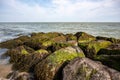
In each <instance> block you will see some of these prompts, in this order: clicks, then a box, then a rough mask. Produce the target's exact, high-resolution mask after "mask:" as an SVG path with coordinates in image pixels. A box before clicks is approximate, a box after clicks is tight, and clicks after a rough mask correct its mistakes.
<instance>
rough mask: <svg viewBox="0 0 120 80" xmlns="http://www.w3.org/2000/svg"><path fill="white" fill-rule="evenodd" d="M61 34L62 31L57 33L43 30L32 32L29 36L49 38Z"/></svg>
mask: <svg viewBox="0 0 120 80" xmlns="http://www.w3.org/2000/svg"><path fill="white" fill-rule="evenodd" d="M61 35H63V34H62V33H57V32H49V33H43V32H40V33H32V34H31V37H32V38H38V37H39V38H48V39H51V38H55V37H57V36H61Z"/></svg>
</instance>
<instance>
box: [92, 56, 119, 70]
mask: <svg viewBox="0 0 120 80" xmlns="http://www.w3.org/2000/svg"><path fill="white" fill-rule="evenodd" d="M94 60H97V61H100V62H102V64H104V65H106V66H108V67H111V68H113V69H116V70H118V71H120V62H119V61H120V55H105V54H104V55H98V56H96V57H95V58H94Z"/></svg>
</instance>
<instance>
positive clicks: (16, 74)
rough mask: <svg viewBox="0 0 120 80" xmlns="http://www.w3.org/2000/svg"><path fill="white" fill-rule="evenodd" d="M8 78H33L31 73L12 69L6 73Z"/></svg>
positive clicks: (12, 79)
mask: <svg viewBox="0 0 120 80" xmlns="http://www.w3.org/2000/svg"><path fill="white" fill-rule="evenodd" d="M7 78H8V80H34V76H33V74H32V73H27V72H19V71H13V72H11V73H9V74H8V76H7Z"/></svg>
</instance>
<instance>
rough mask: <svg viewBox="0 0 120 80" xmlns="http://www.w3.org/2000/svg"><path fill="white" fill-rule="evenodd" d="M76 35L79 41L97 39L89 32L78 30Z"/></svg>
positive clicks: (84, 41)
mask: <svg viewBox="0 0 120 80" xmlns="http://www.w3.org/2000/svg"><path fill="white" fill-rule="evenodd" d="M75 36H76V37H77V40H78V43H86V42H90V41H94V40H96V38H95V37H94V36H92V35H90V34H87V33H85V32H77V33H76V34H75Z"/></svg>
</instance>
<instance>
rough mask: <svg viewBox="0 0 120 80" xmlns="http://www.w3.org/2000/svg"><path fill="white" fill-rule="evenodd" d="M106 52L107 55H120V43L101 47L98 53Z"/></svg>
mask: <svg viewBox="0 0 120 80" xmlns="http://www.w3.org/2000/svg"><path fill="white" fill-rule="evenodd" d="M101 54H106V55H120V43H119V44H112V45H111V46H109V47H107V48H104V49H101V50H100V51H99V52H98V55H101Z"/></svg>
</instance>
